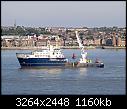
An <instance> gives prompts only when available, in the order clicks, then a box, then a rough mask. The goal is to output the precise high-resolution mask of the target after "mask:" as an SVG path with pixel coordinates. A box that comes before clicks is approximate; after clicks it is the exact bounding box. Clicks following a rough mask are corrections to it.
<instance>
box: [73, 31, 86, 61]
mask: <svg viewBox="0 0 127 109" xmlns="http://www.w3.org/2000/svg"><path fill="white" fill-rule="evenodd" d="M75 34H76V38H77V42H78V44H79V48H80V50H81V56H82V58H80V61H79V62H80V63H87V59H86V57H87V52H85V51H84V46H83V45H82V43H81V41H80V38H79V35H78V31H77V30H76V31H75Z"/></svg>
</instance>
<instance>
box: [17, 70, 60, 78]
mask: <svg viewBox="0 0 127 109" xmlns="http://www.w3.org/2000/svg"><path fill="white" fill-rule="evenodd" d="M19 71H20V72H22V73H23V72H24V73H25V74H27V75H28V74H29V75H30V76H34V77H47V76H48V77H50V76H58V75H59V74H60V73H61V72H62V69H61V68H41V69H35V68H34V69H32V68H31V69H30V68H28V69H21V68H20V69H19Z"/></svg>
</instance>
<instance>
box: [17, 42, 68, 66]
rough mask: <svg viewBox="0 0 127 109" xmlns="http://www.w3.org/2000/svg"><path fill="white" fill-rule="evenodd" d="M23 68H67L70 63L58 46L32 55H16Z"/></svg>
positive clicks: (48, 46)
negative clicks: (66, 65)
mask: <svg viewBox="0 0 127 109" xmlns="http://www.w3.org/2000/svg"><path fill="white" fill-rule="evenodd" d="M16 56H17V58H18V61H19V63H20V65H21V67H44V66H65V64H66V63H67V62H68V59H66V58H65V57H64V55H63V53H62V52H61V49H60V48H59V47H58V46H52V45H50V44H48V45H47V47H45V48H43V49H41V50H36V51H33V52H31V53H16Z"/></svg>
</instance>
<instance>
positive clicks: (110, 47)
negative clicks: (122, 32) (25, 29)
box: [1, 46, 126, 50]
mask: <svg viewBox="0 0 127 109" xmlns="http://www.w3.org/2000/svg"><path fill="white" fill-rule="evenodd" d="M98 48H99V49H126V47H113V46H97V47H96V46H88V47H87V46H84V49H98ZM37 49H43V47H35V46H34V47H32V46H31V47H1V50H37ZM61 49H79V47H78V46H61Z"/></svg>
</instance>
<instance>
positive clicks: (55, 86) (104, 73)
mask: <svg viewBox="0 0 127 109" xmlns="http://www.w3.org/2000/svg"><path fill="white" fill-rule="evenodd" d="M16 52H28V50H24V51H23V50H2V51H1V58H2V61H1V65H2V72H1V78H2V80H1V82H2V94H4V95H5V94H36V95H38V94H41V95H44V94H81V95H87V94H89V95H95V94H101V95H116V94H120V95H121V94H125V76H126V75H125V66H126V65H125V60H126V59H125V49H122V50H115V49H91V50H87V52H88V58H91V59H93V60H95V59H96V58H99V59H101V60H102V61H103V62H104V64H105V67H104V68H44V69H20V65H19V63H18V60H17V58H16ZM63 53H64V54H65V56H66V57H67V58H69V60H70V61H72V60H71V57H72V54H73V53H75V54H76V59H77V60H78V59H79V57H80V50H77V49H64V50H63Z"/></svg>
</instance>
